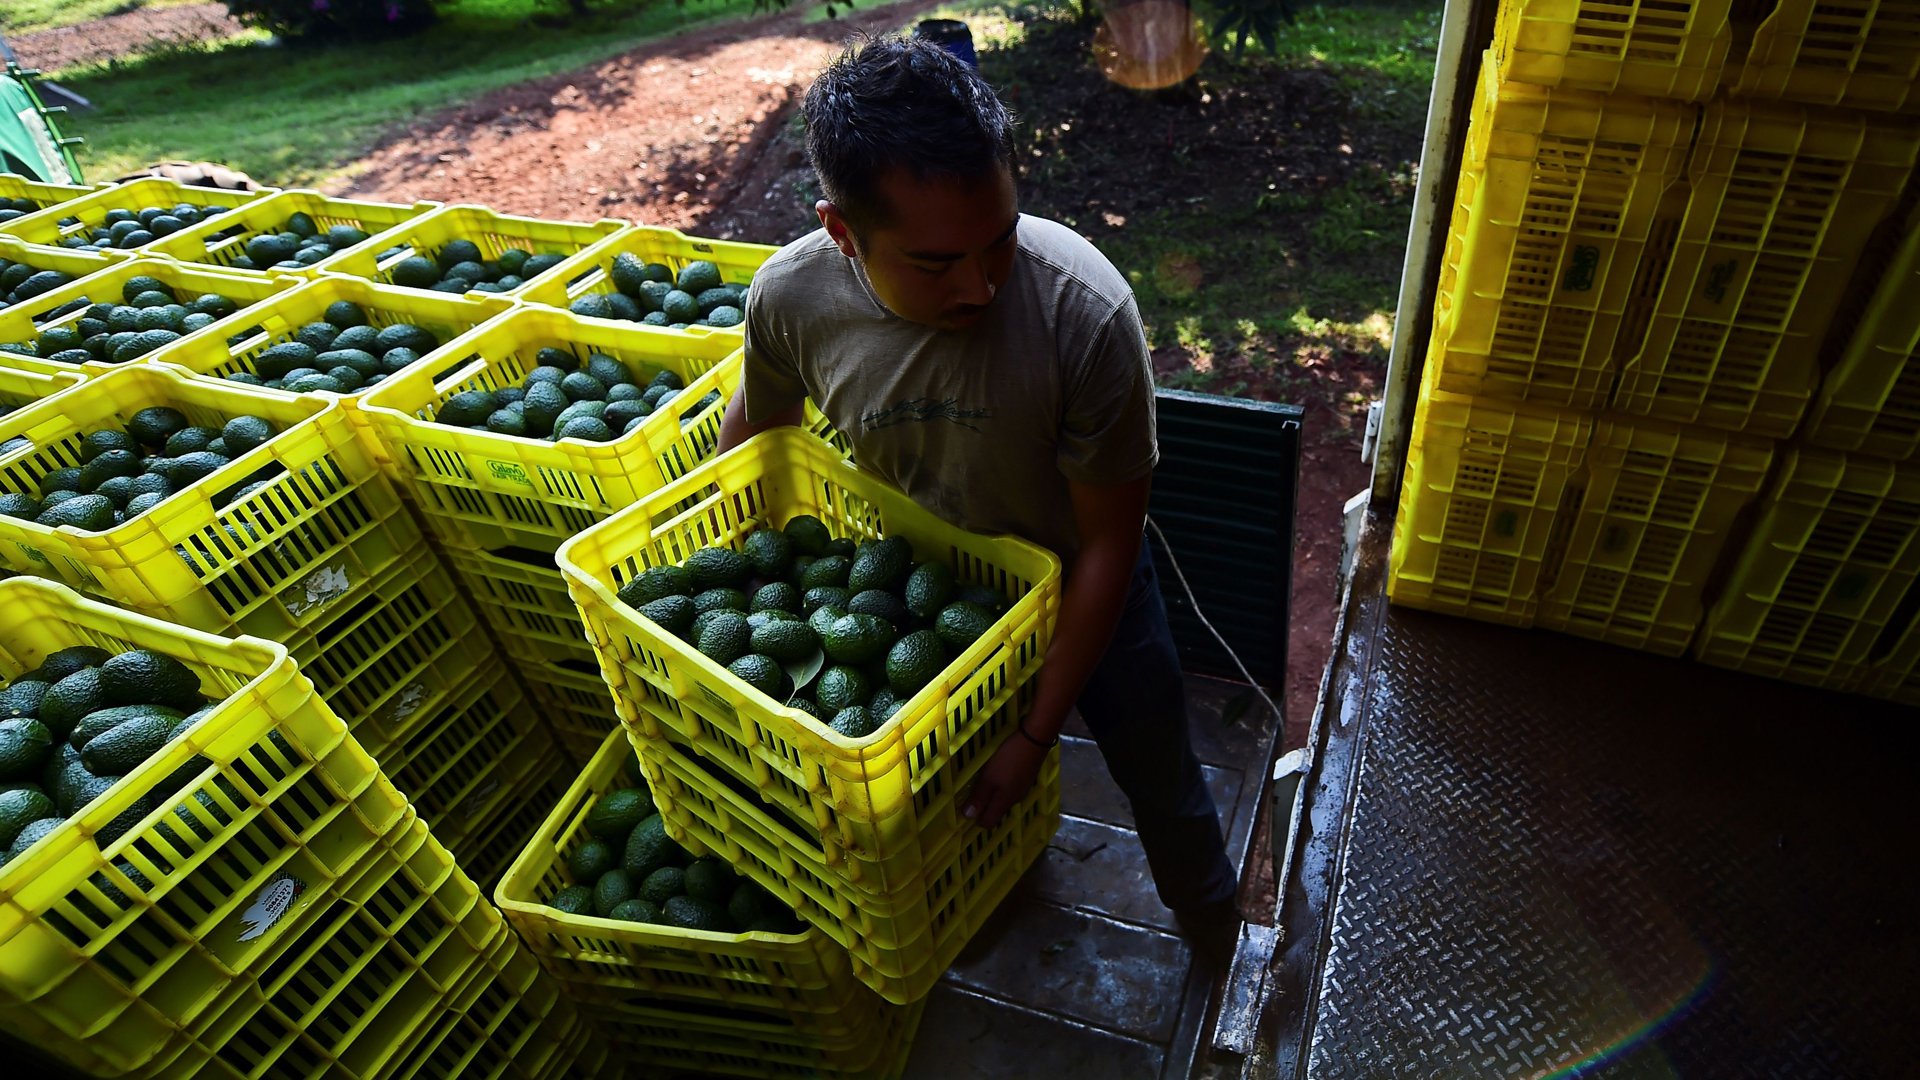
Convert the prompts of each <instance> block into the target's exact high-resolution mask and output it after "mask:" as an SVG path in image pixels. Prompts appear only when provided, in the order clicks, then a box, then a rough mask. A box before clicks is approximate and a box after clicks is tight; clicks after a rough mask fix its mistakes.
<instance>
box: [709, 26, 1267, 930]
mask: <svg viewBox="0 0 1920 1080" xmlns="http://www.w3.org/2000/svg"><path fill="white" fill-rule="evenodd" d="M805 113H806V118H807V150H808V154H809V156H810V157H811V158H812V161H813V165H814V169H815V171H816V172H817V173H818V174H819V177H820V183H821V187H822V188H823V190H824V191H825V194H826V198H825V199H823V200H821V201H820V202H819V203H818V204H817V206H816V207H815V209H816V212H817V213H818V214H819V217H820V223H821V225H822V228H821V229H820V230H819V231H816V232H814V233H811V234H809V235H807V236H804V237H802V238H800V239H799V240H796V241H794V242H793V243H791V244H789V245H787V246H786V247H785V248H783V249H781V251H780V252H779V253H778V254H776V255H775V256H774V257H773V258H772V259H770V260H769V261H768V262H767V264H766V265H765V266H764V267H762V268H761V270H760V271H759V273H758V274H757V275H756V276H755V279H754V284H753V290H752V292H751V294H750V298H749V301H748V305H747V313H746V372H745V377H744V386H743V391H742V393H741V394H739V395H737V396H736V397H735V398H734V400H733V402H732V403H731V404H730V405H729V406H728V409H727V414H726V419H725V422H724V425H723V427H722V429H721V436H720V445H721V448H722V449H723V450H724V449H729V448H731V447H733V446H735V445H738V444H739V443H740V442H742V441H743V440H745V439H746V438H748V437H749V436H751V435H753V434H756V433H758V432H760V431H764V430H766V429H767V428H770V427H774V426H776V425H780V424H792V423H798V422H799V420H800V416H801V403H802V401H803V400H804V399H805V398H807V397H809V396H811V397H812V398H813V400H814V401H815V402H816V403H817V404H818V405H819V406H820V408H821V410H822V411H823V412H825V413H826V415H827V417H828V418H829V419H830V420H831V421H832V422H833V425H834V426H835V427H836V428H838V429H839V430H840V431H841V432H842V433H844V434H845V435H846V436H847V437H848V438H850V439H851V440H852V442H853V446H854V459H855V460H856V461H858V462H859V464H860V466H861V468H863V469H867V470H871V471H873V472H875V473H877V474H878V475H880V476H882V477H884V478H886V479H887V480H889V481H891V482H892V483H894V484H896V485H898V486H899V487H900V488H902V489H903V490H905V491H906V492H907V493H908V494H909V495H911V496H912V497H913V498H914V499H915V500H916V501H918V502H919V503H920V504H921V505H923V506H926V507H927V508H928V509H930V510H932V511H934V512H935V513H937V514H939V515H940V516H941V517H942V518H943V519H945V520H947V521H950V522H953V523H954V524H956V525H959V526H961V527H963V528H966V529H969V530H972V531H975V532H982V533H989V534H996V533H1011V534H1014V535H1018V536H1023V537H1025V538H1027V539H1029V540H1032V541H1034V542H1035V543H1038V544H1041V545H1042V546H1045V547H1047V548H1050V549H1052V550H1053V551H1054V552H1055V553H1057V554H1058V555H1059V556H1060V559H1061V562H1062V565H1063V567H1064V569H1065V587H1064V590H1063V593H1062V598H1061V604H1060V615H1059V622H1058V625H1057V628H1056V630H1055V632H1054V638H1053V643H1052V645H1051V647H1050V649H1049V651H1048V653H1047V658H1046V662H1045V664H1044V665H1043V666H1042V668H1041V670H1040V674H1039V676H1038V685H1037V690H1036V694H1035V698H1034V703H1033V707H1032V710H1031V711H1030V712H1029V714H1028V715H1027V716H1026V717H1025V719H1024V721H1023V722H1022V723H1021V725H1020V726H1019V728H1018V729H1017V730H1016V731H1015V732H1014V733H1013V734H1011V735H1010V736H1009V737H1008V738H1007V739H1006V741H1005V742H1004V743H1002V744H1001V747H1000V749H999V750H998V751H997V752H996V753H995V754H994V756H993V757H992V758H991V759H990V760H989V761H988V762H987V764H986V765H985V766H983V767H982V769H981V770H980V772H979V774H978V776H977V778H976V779H975V782H974V786H973V788H972V789H971V790H970V791H969V793H968V795H967V799H966V803H965V808H964V811H963V812H964V813H965V814H966V815H967V816H968V817H971V818H973V819H975V820H976V821H978V822H979V823H980V824H981V825H983V826H989V827H990V826H992V825H995V824H996V823H998V822H999V820H1000V818H1001V817H1002V815H1004V814H1005V813H1006V812H1007V810H1008V809H1009V808H1010V807H1011V806H1013V805H1014V804H1015V803H1017V802H1019V801H1020V799H1021V798H1022V797H1024V796H1025V795H1026V794H1027V792H1028V791H1029V790H1030V789H1031V788H1032V786H1033V782H1034V779H1035V776H1036V775H1037V773H1038V771H1039V769H1040V766H1041V764H1042V762H1043V761H1044V760H1045V757H1046V754H1047V751H1048V748H1050V747H1052V746H1053V745H1054V743H1055V742H1056V741H1057V740H1058V738H1059V735H1060V729H1061V726H1062V725H1063V724H1064V723H1065V722H1066V719H1067V713H1068V711H1069V709H1071V708H1072V707H1073V706H1074V705H1075V704H1076V703H1077V704H1078V706H1079V708H1080V713H1081V715H1082V716H1083V717H1084V718H1085V720H1086V722H1087V726H1088V727H1089V728H1090V729H1091V730H1092V732H1093V735H1094V738H1095V739H1096V741H1097V742H1098V743H1099V745H1100V749H1101V751H1102V753H1103V755H1104V756H1105V757H1106V760H1107V765H1108V768H1109V770H1110V771H1111V772H1112V773H1113V776H1114V779H1115V780H1116V781H1117V782H1118V783H1119V785H1120V787H1121V790H1122V791H1124V792H1125V793H1126V795H1127V798H1128V800H1129V801H1130V802H1131V803H1132V805H1133V810H1134V815H1135V818H1136V827H1137V829H1138V830H1139V834H1140V839H1141V842H1142V844H1143V845H1144V846H1145V848H1146V852H1147V858H1148V862H1149V864H1150V865H1151V867H1152V869H1153V874H1154V880H1155V883H1156V884H1157V886H1158V888H1159V892H1160V898H1161V900H1162V901H1163V902H1164V903H1166V904H1167V906H1168V907H1170V908H1173V909H1174V911H1175V913H1176V914H1177V915H1178V916H1179V917H1180V919H1181V922H1182V924H1183V925H1185V926H1187V927H1188V929H1189V933H1190V934H1191V935H1192V936H1193V937H1194V939H1195V941H1196V943H1197V944H1200V945H1201V946H1202V947H1203V950H1204V951H1205V952H1206V953H1207V955H1208V958H1209V959H1212V960H1217V959H1219V954H1220V953H1221V952H1222V951H1223V950H1224V949H1225V948H1227V947H1228V946H1227V944H1226V942H1225V940H1224V939H1225V938H1226V936H1227V935H1229V934H1230V933H1231V932H1232V930H1233V928H1235V927H1237V925H1238V918H1237V915H1236V913H1235V912H1234V909H1233V895H1234V886H1235V882H1234V873H1233V868H1232V865H1231V864H1230V863H1229V862H1228V861H1227V858H1226V852H1225V845H1224V844H1223V843H1222V840H1221V835H1220V824H1219V816H1218V814H1217V813H1216V811H1215V809H1214V805H1213V800H1212V797H1211V796H1210V795H1209V794H1208V793H1207V788H1206V785H1205V783H1204V782H1203V780H1202V778H1201V773H1200V765H1199V762H1198V760H1197V759H1196V758H1195V757H1194V754H1193V750H1192V747H1191V745H1190V743H1189V740H1188V733H1187V721H1186V711H1185V699H1184V695H1183V692H1182V687H1181V674H1180V666H1179V660H1178V657H1177V655H1176V654H1175V652H1174V647H1173V642H1172V638H1171V636H1170V634H1169V632H1168V629H1167V621H1166V611H1165V609H1164V607H1163V606H1162V604H1161V601H1160V595H1159V588H1158V584H1157V582H1156V579H1155V576H1154V570H1153V564H1152V561H1151V559H1150V557H1149V554H1148V551H1147V548H1146V545H1145V543H1144V542H1143V540H1142V536H1141V533H1142V529H1143V527H1144V523H1145V519H1146V509H1147V492H1148V487H1149V485H1150V483H1151V481H1152V473H1153V466H1154V463H1155V462H1156V461H1157V459H1158V450H1157V447H1156V446H1155V442H1154V416H1153V372H1152V367H1151V364H1150V361H1149V357H1148V353H1147V343H1146V337H1145V334H1144V333H1143V332H1142V330H1141V326H1140V315H1139V310H1138V308H1137V307H1136V306H1135V304H1134V299H1133V293H1132V290H1131V289H1130V288H1129V287H1128V286H1127V282H1126V279H1125V278H1124V277H1122V276H1121V274H1120V273H1119V271H1117V270H1115V269H1114V267H1113V265H1112V264H1111V263H1109V262H1108V261H1107V260H1106V258H1105V257H1104V256H1102V255H1101V254H1100V253H1099V252H1098V251H1097V250H1095V249H1094V247H1093V245H1091V244H1089V243H1088V242H1087V241H1086V240H1084V239H1083V238H1081V237H1080V236H1079V235H1078V234H1076V233H1074V232H1073V231H1072V230H1070V229H1067V228H1066V227H1064V226H1062V225H1059V224H1056V223H1054V222H1051V221H1047V220H1044V219H1041V218H1035V217H1028V216H1024V215H1021V214H1020V213H1019V210H1018V205H1017V200H1016V195H1015V190H1014V180H1013V170H1012V162H1013V120H1012V117H1011V116H1010V115H1009V114H1008V112H1007V110H1006V109H1005V107H1004V106H1002V105H1001V103H1000V101H999V100H998V98H996V97H995V95H994V92H993V89H992V88H991V87H990V86H988V85H987V83H986V82H985V81H984V80H982V79H981V78H980V77H979V75H978V74H977V73H975V72H974V71H973V70H972V69H971V68H969V67H968V66H966V65H965V64H963V63H961V62H960V61H958V60H956V59H955V58H953V57H952V56H950V55H949V54H947V53H946V52H944V51H942V50H941V49H940V48H938V47H937V46H934V45H932V44H930V43H927V42H924V41H916V40H912V39H901V38H883V39H874V40H869V41H866V42H864V43H862V44H859V45H857V46H856V47H854V48H851V49H849V50H848V51H847V52H846V53H844V54H842V56H841V57H840V58H839V59H838V60H837V61H835V63H834V64H833V65H832V66H831V67H829V68H828V69H827V70H826V71H825V72H823V73H822V74H821V75H820V77H819V79H818V80H817V81H816V82H815V83H814V84H813V86H812V88H811V89H810V90H809V91H808V92H807V97H806V103H805Z"/></svg>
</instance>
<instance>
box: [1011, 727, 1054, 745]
mask: <svg viewBox="0 0 1920 1080" xmlns="http://www.w3.org/2000/svg"><path fill="white" fill-rule="evenodd" d="M1013 730H1015V731H1017V732H1019V733H1020V737H1021V738H1023V739H1025V740H1027V741H1028V742H1030V743H1032V744H1033V745H1035V746H1037V747H1039V748H1040V749H1042V750H1051V749H1053V748H1054V747H1055V746H1056V745H1058V744H1059V742H1060V736H1058V735H1055V736H1054V737H1053V738H1051V739H1048V740H1047V741H1046V742H1041V741H1040V740H1039V739H1036V738H1034V737H1033V736H1032V735H1029V734H1027V725H1025V724H1015V725H1014V726H1013Z"/></svg>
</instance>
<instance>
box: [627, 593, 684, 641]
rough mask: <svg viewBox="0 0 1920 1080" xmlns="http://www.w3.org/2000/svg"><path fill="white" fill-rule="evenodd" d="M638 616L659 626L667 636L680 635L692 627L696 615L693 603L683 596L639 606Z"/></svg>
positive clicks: (665, 597)
mask: <svg viewBox="0 0 1920 1080" xmlns="http://www.w3.org/2000/svg"><path fill="white" fill-rule="evenodd" d="M639 611H640V614H641V615H643V616H645V617H646V618H648V619H651V620H653V621H654V622H656V623H658V624H659V625H660V628H661V629H663V630H665V631H666V632H667V633H669V634H674V635H681V634H685V633H686V632H687V628H688V627H690V626H692V625H693V617H694V616H695V615H697V614H699V613H698V612H696V611H695V610H694V606H693V601H692V600H689V599H688V598H686V597H684V596H663V597H661V598H660V599H658V600H655V601H652V602H651V603H646V604H642V605H640V608H639Z"/></svg>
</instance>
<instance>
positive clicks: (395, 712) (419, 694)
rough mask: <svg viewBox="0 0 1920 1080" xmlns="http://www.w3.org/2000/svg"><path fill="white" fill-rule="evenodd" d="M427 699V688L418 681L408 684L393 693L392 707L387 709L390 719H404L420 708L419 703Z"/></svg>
mask: <svg viewBox="0 0 1920 1080" xmlns="http://www.w3.org/2000/svg"><path fill="white" fill-rule="evenodd" d="M425 700H427V688H426V687H425V686H422V685H421V684H419V683H414V684H412V685H411V686H408V687H407V688H406V689H405V690H402V691H400V692H399V693H398V694H395V695H394V698H393V707H392V708H390V709H388V710H387V717H388V718H389V719H392V720H405V719H406V718H407V717H409V716H412V715H413V714H414V713H415V712H418V711H419V709H420V703H421V702H423V701H425Z"/></svg>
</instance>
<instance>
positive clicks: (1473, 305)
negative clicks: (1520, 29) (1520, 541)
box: [1430, 63, 1698, 408]
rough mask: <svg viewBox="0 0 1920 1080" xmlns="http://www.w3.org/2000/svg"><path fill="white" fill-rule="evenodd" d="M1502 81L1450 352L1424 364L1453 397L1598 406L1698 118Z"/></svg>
mask: <svg viewBox="0 0 1920 1080" xmlns="http://www.w3.org/2000/svg"><path fill="white" fill-rule="evenodd" d="M1497 79H1498V75H1497V73H1496V71H1495V68H1494V65H1493V64H1491V63H1488V64H1486V65H1485V66H1484V68H1483V71H1482V78H1481V83H1480V86H1479V88H1478V92H1477V96H1476V98H1475V106H1474V112H1473V118H1472V121H1471V124H1470V126H1469V128H1468V133H1467V153H1466V158H1465V161H1464V163H1463V166H1462V169H1463V172H1467V173H1471V174H1472V175H1470V176H1463V177H1462V180H1461V186H1460V189H1459V195H1460V197H1461V200H1460V202H1459V204H1458V205H1457V207H1456V214H1455V217H1454V222H1453V227H1454V228H1456V229H1460V228H1462V227H1463V226H1464V235H1463V236H1461V237H1460V238H1459V241H1458V244H1457V249H1456V250H1457V259H1458V262H1457V267H1456V270H1455V273H1456V274H1457V279H1456V280H1454V281H1453V282H1452V287H1451V288H1449V289H1447V290H1445V291H1443V292H1442V293H1440V294H1439V296H1438V298H1437V300H1436V305H1437V307H1436V315H1435V318H1436V321H1437V324H1438V325H1439V326H1440V328H1441V329H1442V332H1443V333H1444V335H1445V341H1446V347H1445V348H1444V349H1442V350H1438V351H1437V352H1436V353H1435V355H1434V356H1433V358H1432V359H1431V360H1430V362H1437V364H1438V367H1439V382H1438V386H1439V388H1440V389H1442V390H1444V391H1446V392H1448V393H1453V394H1478V395H1484V396H1488V397H1503V398H1515V399H1521V400H1527V401H1538V402H1541V403H1543V404H1550V405H1558V406H1571V407H1576V408H1591V407H1593V406H1596V405H1598V404H1600V403H1602V402H1603V401H1604V400H1605V398H1606V395H1607V393H1608V392H1609V391H1610V389H1611V385H1610V384H1611V380H1612V375H1613V370H1612V363H1611V361H1612V353H1613V349H1614V343H1615V340H1616V338H1617V337H1618V336H1619V333H1620V328H1621V317H1622V315H1623V313H1624V312H1625V310H1626V308H1627V304H1628V301H1629V298H1630V296H1631V291H1632V285H1633V280H1634V276H1635V272H1636V270H1637V269H1638V267H1639V265H1640V260H1641V257H1642V254H1643V252H1644V251H1645V249H1646V244H1647V238H1648V235H1649V234H1650V232H1651V231H1652V229H1653V225H1654V220H1655V216H1656V212H1657V211H1658V210H1659V209H1660V207H1661V202H1662V200H1661V196H1662V193H1663V192H1665V191H1666V189H1667V188H1668V187H1669V186H1670V185H1671V184H1672V183H1673V182H1674V181H1675V180H1677V179H1678V178H1679V177H1680V176H1681V174H1682V171H1683V169H1684V167H1685V165H1686V151H1687V143H1688V140H1689V139H1691V138H1692V136H1693V127H1694V119H1695V116H1696V114H1697V112H1698V110H1697V109H1696V108H1695V107H1693V106H1691V105H1683V104H1679V103H1675V102H1661V101H1653V100H1650V99H1642V98H1608V97H1602V96H1600V95H1598V94H1589V93H1579V92H1575V91H1569V90H1545V89H1542V88H1540V87H1537V86H1528V85H1524V84H1520V83H1509V84H1506V85H1504V86H1503V85H1499V84H1498V82H1497ZM1463 218H1464V220H1463ZM1454 244H1455V242H1454V240H1453V238H1452V237H1450V238H1449V246H1450V247H1453V246H1454Z"/></svg>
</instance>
